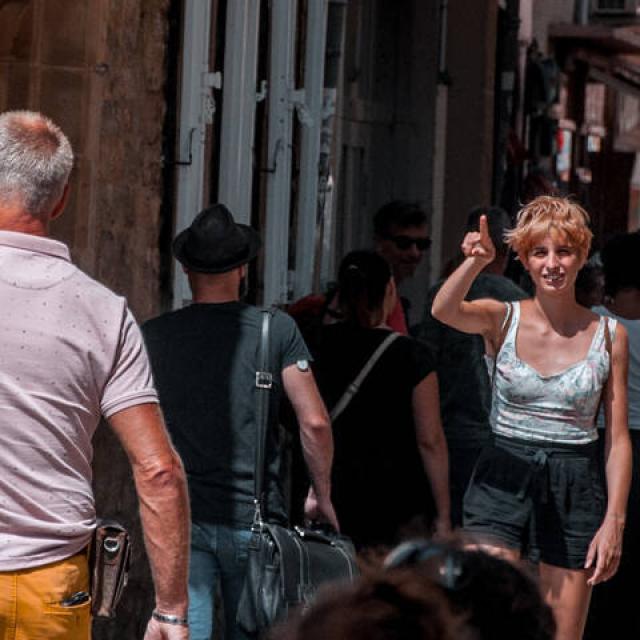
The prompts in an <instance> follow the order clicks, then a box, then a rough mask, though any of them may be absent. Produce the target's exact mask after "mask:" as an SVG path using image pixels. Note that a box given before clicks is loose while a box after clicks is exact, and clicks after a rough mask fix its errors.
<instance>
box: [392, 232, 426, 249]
mask: <svg viewBox="0 0 640 640" xmlns="http://www.w3.org/2000/svg"><path fill="white" fill-rule="evenodd" d="M387 239H388V240H391V242H393V244H395V245H396V247H398V249H400V250H402V251H406V250H407V249H410V248H411V245H414V244H415V245H416V249H418V251H426V250H427V249H428V248H429V247H430V246H431V238H412V237H411V236H402V235H400V236H387Z"/></svg>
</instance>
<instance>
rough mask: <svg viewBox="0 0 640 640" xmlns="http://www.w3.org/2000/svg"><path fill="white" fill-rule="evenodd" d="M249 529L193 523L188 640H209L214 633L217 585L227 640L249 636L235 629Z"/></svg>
mask: <svg viewBox="0 0 640 640" xmlns="http://www.w3.org/2000/svg"><path fill="white" fill-rule="evenodd" d="M250 539H251V531H250V530H249V529H234V528H233V527H228V526H225V525H220V524H209V523H205V522H193V523H192V525H191V560H190V563H189V627H190V631H191V640H210V639H211V638H213V633H214V598H215V593H216V584H217V582H218V580H219V581H220V587H221V592H222V602H223V606H224V619H225V634H224V637H225V639H226V640H246V639H247V638H248V637H249V636H247V635H246V634H245V633H243V632H242V630H241V629H239V628H238V627H237V625H236V612H237V609H238V603H239V601H240V596H241V594H242V587H243V586H244V577H245V571H246V568H247V547H248V545H249V541H250Z"/></svg>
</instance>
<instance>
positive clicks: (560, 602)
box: [540, 562, 591, 640]
mask: <svg viewBox="0 0 640 640" xmlns="http://www.w3.org/2000/svg"><path fill="white" fill-rule="evenodd" d="M590 574H591V571H585V570H584V569H564V568H562V567H554V566H552V565H549V564H545V563H542V562H541V563H540V589H541V591H542V596H543V597H544V599H545V600H546V602H547V604H548V605H549V606H550V607H551V608H552V609H553V614H554V616H555V619H556V625H557V631H556V640H581V638H582V634H583V632H584V625H585V623H586V621H587V612H588V611H589V601H590V600H591V587H590V586H589V585H588V584H587V579H588V578H589V576H590Z"/></svg>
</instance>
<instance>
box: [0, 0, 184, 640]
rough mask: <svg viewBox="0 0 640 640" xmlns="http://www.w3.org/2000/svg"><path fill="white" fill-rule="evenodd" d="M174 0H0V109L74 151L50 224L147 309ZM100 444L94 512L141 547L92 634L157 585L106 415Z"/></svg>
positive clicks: (116, 633)
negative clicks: (58, 131)
mask: <svg viewBox="0 0 640 640" xmlns="http://www.w3.org/2000/svg"><path fill="white" fill-rule="evenodd" d="M171 1H172V0H144V1H143V2H141V1H140V0H0V111H5V110H7V109H33V110H38V111H42V112H44V113H46V114H47V115H49V116H50V117H51V118H52V119H53V120H54V121H55V122H57V123H58V124H60V126H61V127H62V128H63V129H64V130H65V132H66V133H67V135H68V136H69V138H70V140H71V143H72V145H73V146H74V150H75V153H76V163H75V167H74V171H73V174H72V197H71V200H70V202H69V205H68V208H67V211H66V212H65V213H64V215H63V216H62V217H61V218H60V219H59V222H55V223H54V224H53V226H52V235H53V236H54V237H56V238H58V239H60V240H63V241H64V242H66V243H67V244H69V246H70V248H71V252H72V255H73V258H74V260H75V261H76V262H77V263H78V264H79V265H80V266H81V267H82V268H83V269H84V270H85V271H87V272H88V273H89V274H91V275H92V276H94V277H95V278H97V279H98V280H100V281H101V282H103V283H105V284H106V285H107V286H109V287H111V288H112V289H114V290H115V291H117V292H118V293H120V294H123V295H126V296H127V298H128V299H129V302H130V305H131V307H132V309H133V311H134V314H135V315H136V317H137V318H138V319H139V320H144V319H146V318H148V317H150V316H152V315H154V314H156V313H157V312H158V311H159V308H160V282H159V262H160V256H159V234H160V205H161V201H162V198H163V182H162V134H163V123H164V118H165V110H166V104H165V95H164V90H165V87H164V84H165V69H166V62H167V61H166V43H167V14H168V11H169V5H170V2H171ZM174 1H179V0H174ZM94 448H95V459H94V474H95V477H94V487H95V492H96V500H97V506H98V513H99V515H103V516H109V517H116V518H119V519H121V520H123V521H124V522H125V523H127V524H128V525H129V526H130V527H131V528H132V529H133V531H134V537H135V547H134V562H133V570H132V574H131V580H130V584H129V587H128V588H127V592H126V596H125V598H124V601H123V603H122V604H121V607H120V611H119V616H118V619H117V620H115V621H97V622H96V623H95V624H94V635H93V637H94V638H97V639H100V638H105V639H106V638H113V639H115V638H117V639H118V640H127V639H129V638H131V639H133V638H141V637H142V635H143V627H144V624H145V622H146V619H147V617H148V613H149V611H150V609H151V607H152V605H153V598H152V596H153V594H152V590H151V588H150V577H149V574H148V567H147V564H146V560H145V558H144V551H143V545H142V540H141V535H140V530H139V524H138V518H137V502H136V497H135V492H134V489H133V482H132V478H131V473H130V469H129V465H128V462H127V461H126V457H125V455H124V453H123V452H122V450H121V448H120V446H119V444H118V443H117V441H116V440H115V438H114V437H113V435H112V434H111V432H110V430H109V429H108V428H106V427H105V426H104V425H103V426H102V427H101V428H100V429H98V431H97V434H96V437H95V439H94Z"/></svg>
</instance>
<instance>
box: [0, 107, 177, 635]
mask: <svg viewBox="0 0 640 640" xmlns="http://www.w3.org/2000/svg"><path fill="white" fill-rule="evenodd" d="M72 167H73V151H72V149H71V145H70V144H69V141H68V140H67V138H66V136H65V135H64V134H63V132H62V131H61V130H60V129H59V128H58V127H57V126H56V125H55V124H53V123H52V122H51V121H50V120H49V119H48V118H46V117H44V116H43V115H41V114H38V113H33V112H28V111H14V112H7V113H4V114H1V115H0V300H1V304H2V314H0V335H2V358H1V361H0V467H1V468H2V470H3V472H2V474H1V476H0V514H1V515H0V639H5V638H7V639H8V638H29V639H30V640H40V639H45V638H46V639H47V640H63V639H64V640H76V639H78V640H79V639H83V640H84V639H88V638H89V637H90V622H91V616H90V600H89V594H88V591H89V575H88V566H87V547H88V545H89V543H90V541H91V537H92V533H93V530H94V528H95V524H96V514H95V507H94V499H93V494H92V489H91V460H92V446H91V438H92V436H93V433H94V431H95V429H96V427H97V426H98V424H99V422H100V419H101V418H102V417H104V418H106V419H107V421H108V422H109V424H110V426H111V427H112V429H113V430H114V432H115V433H116V435H117V436H118V438H119V440H120V442H121V443H122V445H123V447H124V449H125V451H126V453H127V455H128V457H129V459H130V461H131V464H132V467H133V476H134V480H135V484H136V489H137V492H138V496H139V498H140V515H141V519H142V524H143V528H144V534H145V542H146V547H147V552H148V556H149V560H150V563H151V569H152V573H153V578H154V584H155V590H156V609H155V610H154V612H153V614H152V619H151V620H150V622H149V624H148V626H147V631H146V635H145V638H146V640H159V639H162V638H165V639H167V640H184V639H186V638H188V628H187V620H186V614H187V563H188V539H189V506H188V499H187V490H186V482H185V476H184V471H183V468H182V465H181V462H180V459H179V457H178V455H177V454H176V452H175V450H174V449H173V447H172V445H171V443H170V440H169V438H168V436H167V432H166V430H165V426H164V423H163V418H162V415H161V413H160V410H159V408H158V400H157V394H156V391H155V389H154V386H153V382H152V378H151V373H150V368H149V363H148V360H147V356H146V352H145V349H144V346H143V343H142V339H141V336H140V331H139V329H138V326H137V325H136V323H135V321H134V319H133V317H132V315H131V313H130V312H129V310H128V307H127V303H126V301H125V300H124V299H123V298H121V297H118V296H116V295H115V294H114V293H112V292H111V291H109V290H108V289H106V288H105V287H103V286H102V285H100V284H98V283H97V282H96V281H94V280H92V279H91V278H90V277H89V276H87V275H86V274H84V273H83V272H82V271H80V270H79V269H78V268H77V267H76V266H74V265H73V264H72V262H71V260H70V256H69V250H68V248H67V247H66V245H64V244H63V243H61V242H58V241H56V240H53V239H52V238H50V237H48V230H49V223H50V222H51V220H53V219H54V218H56V217H57V216H59V215H60V214H61V213H62V212H63V210H64V208H65V204H66V202H67V198H68V194H69V175H70V173H71V169H72Z"/></svg>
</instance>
